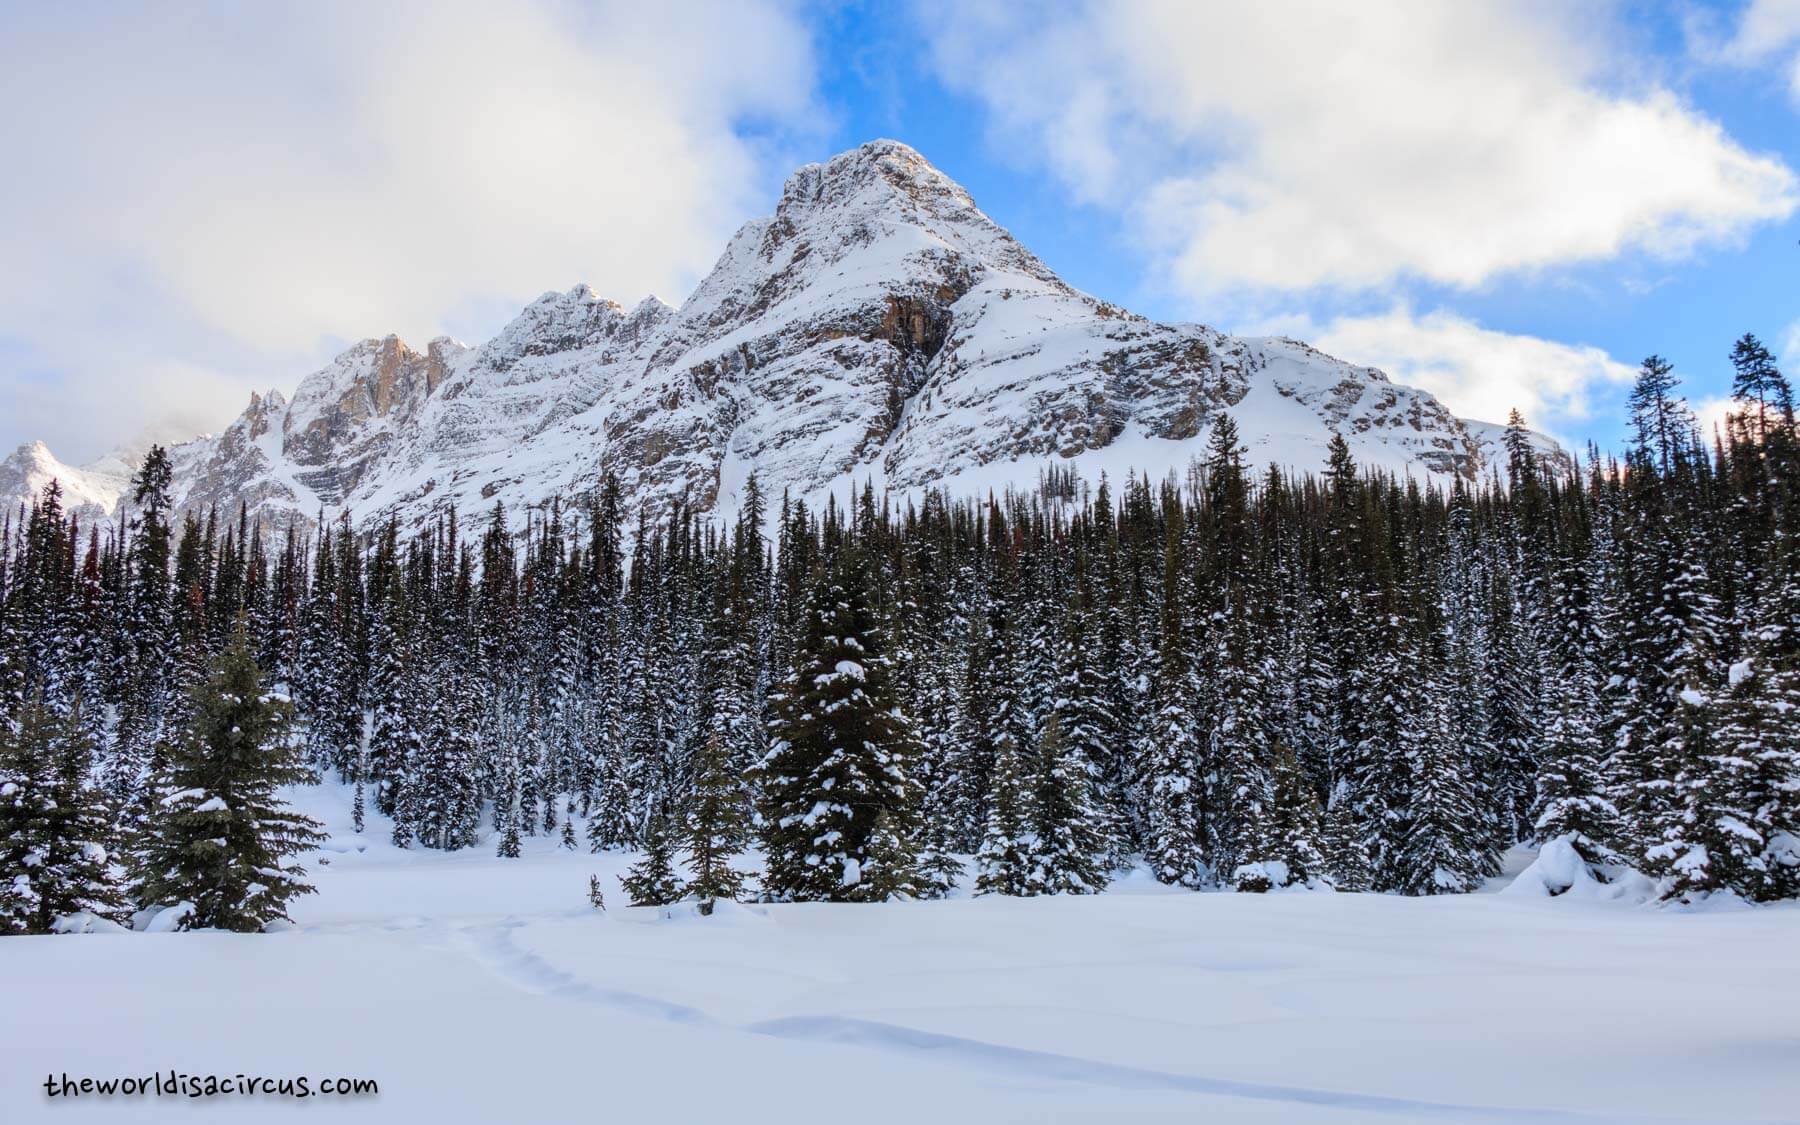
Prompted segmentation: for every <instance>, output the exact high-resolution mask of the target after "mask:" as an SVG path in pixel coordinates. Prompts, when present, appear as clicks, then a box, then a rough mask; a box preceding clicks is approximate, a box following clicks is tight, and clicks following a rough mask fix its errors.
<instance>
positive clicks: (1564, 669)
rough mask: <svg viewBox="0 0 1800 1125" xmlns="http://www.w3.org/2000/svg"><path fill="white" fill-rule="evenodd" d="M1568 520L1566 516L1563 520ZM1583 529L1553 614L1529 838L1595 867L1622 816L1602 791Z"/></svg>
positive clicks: (1569, 553)
mask: <svg viewBox="0 0 1800 1125" xmlns="http://www.w3.org/2000/svg"><path fill="white" fill-rule="evenodd" d="M1565 522H1567V519H1565ZM1579 534H1580V529H1579V528H1578V527H1573V526H1571V527H1566V528H1565V530H1564V533H1563V538H1564V547H1563V555H1562V560H1561V565H1560V568H1559V571H1558V574H1557V581H1556V583H1555V584H1554V595H1553V597H1552V601H1551V605H1550V607H1549V612H1550V616H1551V630H1552V634H1551V645H1550V667H1551V674H1550V675H1549V676H1547V677H1546V678H1545V683H1544V694H1543V700H1544V711H1545V721H1544V724H1543V732H1544V740H1543V753H1542V755H1541V756H1540V759H1539V762H1538V772H1537V780H1536V786H1535V789H1536V792H1535V799H1534V802H1533V805H1532V815H1531V822H1532V834H1533V837H1534V838H1535V839H1536V840H1537V841H1538V842H1539V843H1540V844H1542V843H1548V842H1550V841H1552V840H1563V841H1566V842H1567V843H1568V844H1569V845H1570V846H1571V847H1573V848H1574V849H1575V852H1576V854H1578V855H1580V856H1581V858H1582V860H1583V861H1584V862H1585V863H1587V865H1588V867H1589V868H1590V870H1591V871H1592V872H1593V873H1594V874H1596V875H1599V874H1600V865H1601V864H1603V863H1606V862H1610V861H1612V860H1614V859H1615V858H1616V853H1615V852H1614V850H1613V848H1614V844H1615V842H1616V841H1617V840H1618V838H1619V823H1618V820H1619V812H1618V809H1617V807H1616V806H1614V804H1613V803H1612V800H1611V799H1610V798H1609V797H1608V796H1607V794H1606V791H1605V785H1606V783H1605V775H1604V773H1603V765H1604V762H1605V759H1606V753H1605V744H1604V743H1603V742H1602V741H1601V737H1600V730H1599V720H1600V689H1599V682H1598V673H1597V671H1596V669H1595V666H1594V660H1595V656H1596V654H1597V652H1598V650H1599V639H1598V636H1597V633H1596V625H1595V621H1594V614H1593V606H1592V601H1591V594H1590V590H1589V581H1590V575H1589V567H1588V566H1587V565H1585V563H1584V560H1583V559H1581V558H1580V557H1579V556H1580V551H1581V542H1580V540H1579V538H1578V536H1579Z"/></svg>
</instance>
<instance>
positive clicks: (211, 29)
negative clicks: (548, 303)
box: [0, 0, 1800, 461]
mask: <svg viewBox="0 0 1800 1125" xmlns="http://www.w3.org/2000/svg"><path fill="white" fill-rule="evenodd" d="M645 7H646V6H643V5H633V4H625V3H617V4H614V3H608V2H601V3H580V4H578V3H569V2H564V0H542V2H540V3H528V4H520V5H517V6H510V7H508V8H507V9H506V10H505V11H502V10H500V9H499V8H498V7H495V6H488V5H480V4H468V5H460V4H454V3H450V4H439V5H432V6H429V7H424V6H421V7H418V8H416V9H412V8H409V7H408V6H407V5H406V4H404V3H395V4H391V5H381V6H354V5H348V4H344V5H336V4H306V5H293V6H283V5H262V6H257V7H255V8H241V7H238V6H231V5H197V6H191V7H183V8H171V9H164V10H163V11H162V12H160V13H153V12H148V11H141V10H137V9H132V8H127V7H111V6H107V5H93V6H60V7H52V6H39V7H36V8H30V7H27V6H23V5H19V6H11V7H8V8H5V9H3V10H0V96H4V97H6V99H7V101H8V104H12V105H24V104H29V105H32V106H34V107H38V108H39V111H38V112H34V113H30V114H11V115H7V117H6V119H5V120H4V121H0V145H3V146H4V147H5V149H6V150H7V151H9V152H14V153H22V154H24V155H25V157H26V159H25V160H24V161H22V162H21V165H20V166H21V168H22V169H24V170H25V174H23V175H19V176H14V177H11V178H9V179H7V180H6V181H5V182H3V183H0V245H4V246H6V247H8V249H9V252H8V253H6V254H0V401H5V402H7V403H8V404H9V405H10V407H11V408H10V409H8V410H6V411H4V412H0V443H3V444H4V445H6V446H10V445H12V444H15V443H17V442H20V441H24V440H28V439H31V438H40V437H41V438H44V439H46V440H48V441H49V442H50V443H51V445H52V447H53V448H54V449H56V451H57V452H58V453H59V455H61V456H62V457H63V458H64V459H65V460H69V461H81V460H84V459H87V458H90V457H93V456H97V455H99V454H100V453H102V452H104V451H105V450H106V449H107V448H109V447H111V446H112V445H113V444H116V443H118V442H120V441H123V440H127V439H130V438H132V437H133V436H135V435H136V434H137V433H138V432H140V431H141V430H143V429H144V428H146V427H150V428H152V429H153V430H155V431H156V432H158V433H160V434H164V435H167V436H175V435H177V434H181V433H184V432H197V431H198V430H200V429H207V428H214V427H217V426H219V425H222V424H224V423H225V422H227V421H229V419H230V418H231V417H233V416H234V415H235V414H236V413H237V412H238V410H240V409H241V408H242V405H243V400H244V398H245V397H246V396H247V394H248V392H249V390H250V389H252V388H266V387H277V388H280V389H283V390H291V389H292V387H293V385H294V384H295V383H296V382H297V381H298V379H299V378H300V377H301V376H302V375H303V374H305V373H306V372H307V371H309V370H312V369H313V368H315V367H317V366H319V365H320V364H321V363H322V362H323V361H324V360H325V359H327V358H329V356H330V355H331V354H333V353H334V352H335V351H336V350H338V349H340V348H342V347H343V346H345V345H346V344H347V343H349V342H351V341H354V340H355V339H358V338H361V337H364V336H368V335H380V334H385V333H386V332H389V331H396V332H399V333H400V334H401V335H402V336H403V337H404V338H406V339H408V340H409V341H411V342H413V343H414V344H416V345H422V344H423V343H424V341H425V340H426V339H429V338H430V337H431V336H432V335H436V334H439V333H449V334H454V335H457V336H459V337H462V338H464V339H471V340H478V339H480V338H483V337H485V336H486V335H488V334H490V333H491V332H493V331H494V330H495V329H496V328H498V327H499V326H500V325H501V324H503V323H504V322H505V321H506V320H507V319H508V318H510V316H511V315H512V314H513V313H514V312H516V311H517V309H518V308H519V307H520V306H521V305H522V304H524V303H525V302H526V301H528V300H530V299H531V298H532V297H534V296H536V295H537V294H538V293H540V292H542V291H544V290H547V289H552V288H567V287H568V285H570V284H572V283H573V282H575V281H577V280H587V281H589V282H591V283H592V284H594V285H595V286H596V288H598V289H600V291H601V292H603V293H606V294H608V295H610V296H613V297H615V298H616V299H618V300H620V301H622V302H626V303H630V302H632V301H634V300H636V299H637V297H638V296H640V295H641V294H642V293H644V292H651V291H653V292H656V293H658V294H659V295H660V296H662V297H664V298H665V299H667V300H670V301H672V302H674V301H679V300H680V299H681V298H682V297H683V296H685V294H686V291H687V288H688V287H689V286H691V285H692V284H693V283H694V281H695V280H697V278H698V277H699V276H700V274H702V273H703V272H704V270H705V269H706V268H707V266H709V265H710V263H711V261H712V259H713V258H714V257H715V256H716V254H717V253H718V251H719V250H720V249H721V248H722V246H723V243H724V240H725V238H726V237H727V236H728V235H729V233H730V231H731V230H732V229H733V228H734V227H735V226H736V225H737V224H738V223H740V222H742V221H743V220H744V219H746V218H749V217H751V216H753V215H757V214H762V213H766V212H767V211H768V210H769V209H770V208H771V207H772V205H773V201H774V199H775V197H776V195H777V193H778V191H779V186H780V183H781V180H782V179H783V178H784V176H785V175H786V174H787V173H788V172H789V171H791V170H792V168H793V167H795V166H796V165H798V164H800V163H803V162H806V161H810V160H821V159H824V158H826V157H829V156H830V155H832V154H833V153H835V152H838V151H841V150H843V149H845V148H848V147H851V146H853V145H855V144H857V143H860V142H862V141H865V140H868V139H871V138H874V137H879V136H888V137H896V138H899V139H901V140H904V141H906V142H908V143H910V144H912V145H913V146H914V147H916V148H918V149H919V150H920V151H921V152H923V153H924V154H925V155H926V156H927V157H928V158H930V159H931V160H932V161H933V162H934V163H936V164H937V165H938V166H939V167H940V168H942V169H943V170H944V171H945V172H947V173H948V174H950V175H951V176H952V177H954V178H956V179H957V180H959V181H960V182H961V183H962V184H963V185H964V186H966V187H967V188H968V189H969V190H970V191H971V193H972V194H973V195H974V196H975V198H976V199H977V201H978V202H980V204H981V205H982V206H983V208H984V209H985V210H986V211H987V212H988V213H989V214H990V215H992V216H993V217H994V218H995V219H996V220H998V221H999V222H1000V223H1002V224H1003V225H1005V226H1007V227H1009V228H1010V229H1012V230H1013V232H1014V233H1015V234H1017V235H1018V236H1019V238H1020V239H1021V240H1022V241H1023V242H1024V243H1025V244H1026V245H1027V246H1029V247H1031V248H1032V249H1034V250H1035V251H1037V252H1038V253H1039V255H1040V256H1042V257H1043V258H1044V259H1045V260H1046V261H1047V262H1048V263H1049V264H1050V265H1051V266H1052V267H1053V268H1054V269H1056V270H1057V271H1058V272H1060V273H1061V274H1062V275H1063V276H1064V277H1065V278H1067V279H1068V280H1069V281H1070V282H1072V283H1073V284H1075V285H1077V286H1079V287H1081V288H1083V289H1086V290H1088V291H1090V292H1093V293H1095V294H1097V295H1100V296H1102V297H1105V298H1107V299H1110V300H1113V301H1116V302H1118V303H1121V304H1124V305H1126V306H1128V307H1131V308H1133V309H1135V310H1137V311H1140V312H1143V313H1145V314H1148V315H1151V316H1155V317H1158V318H1163V319H1192V320H1200V321H1204V322H1207V323H1211V324H1214V325H1217V326H1219V327H1221V328H1225V329H1227V330H1232V331H1243V332H1283V333H1285V334H1289V335H1295V336H1299V337H1301V338H1304V339H1308V340H1312V341H1314V342H1316V343H1318V344H1320V345H1321V346H1323V347H1324V348H1325V349H1326V350H1328V351H1332V352H1333V353H1334V354H1338V355H1341V356H1343V357H1344V358H1346V359H1350V360H1354V361H1358V362H1367V363H1372V364H1376V365H1379V366H1383V367H1385V368H1387V369H1389V370H1390V371H1391V372H1392V373H1393V374H1394V375H1395V376H1396V377H1397V378H1400V379H1402V380H1404V381H1408V382H1415V383H1417V384H1419V385H1422V386H1425V387H1427V388H1428V389H1430V390H1433V391H1434V392H1435V393H1438V394H1439V395H1440V396H1441V397H1443V398H1444V399H1445V400H1446V401H1447V402H1448V403H1449V404H1450V405H1451V406H1452V407H1453V408H1454V409H1457V410H1458V411H1459V412H1462V413H1465V414H1470V415H1474V416H1497V415H1498V414H1499V413H1502V412H1503V411H1504V409H1505V406H1508V405H1519V406H1521V407H1523V408H1525V409H1526V411H1527V413H1528V415H1529V416H1531V418H1532V420H1533V421H1534V423H1536V424H1538V425H1540V426H1541V427H1543V428H1545V429H1548V430H1550V431H1551V432H1553V433H1555V434H1557V435H1559V436H1561V437H1564V438H1566V439H1569V440H1574V441H1581V440H1586V439H1590V438H1592V439H1595V440H1598V441H1600V442H1601V443H1602V444H1609V445H1610V444H1616V443H1617V442H1618V441H1619V440H1620V437H1621V434H1622V417H1621V410H1620V404H1621V402H1622V400H1623V396H1624V393H1625V390H1626V388H1627V381H1628V379H1629V376H1630V373H1631V370H1632V369H1633V368H1635V366H1636V364H1637V363H1638V361H1639V360H1640V359H1642V358H1643V356H1645V355H1646V354H1649V353H1650V352H1660V353H1662V354H1664V355H1666V356H1668V357H1670V358H1671V359H1672V360H1673V361H1674V362H1675V364H1676V366H1677V369H1678V370H1679V371H1680V373H1681V374H1682V375H1683V377H1684V379H1685V380H1686V385H1687V389H1688V391H1689V394H1690V396H1691V397H1692V398H1693V400H1694V401H1695V403H1696V405H1698V406H1701V407H1702V408H1707V407H1709V406H1710V404H1711V403H1712V400H1715V399H1717V398H1718V397H1719V396H1721V395H1722V394H1723V393H1724V390H1725V388H1726V386H1727V384H1728V369H1727V365H1726V362H1725V356H1726V354H1727V352H1728V350H1729V348H1730V345H1731V342H1732V340H1733V339H1735V338H1736V337H1737V336H1738V335H1739V334H1741V333H1743V332H1745V331H1752V332H1755V333H1757V334H1758V335H1760V336H1762V337H1763V338H1764V339H1765V340H1766V341H1767V342H1769V343H1770V344H1771V346H1773V347H1775V348H1776V349H1777V350H1778V351H1780V352H1783V353H1790V352H1791V353H1793V356H1792V359H1793V363H1792V366H1794V367H1800V211H1797V207H1800V0H1753V2H1751V3H1737V2H1733V3H1720V4H1714V5H1700V4H1666V5H1651V4H1634V3H1624V2H1619V3H1611V4H1605V3H1597V4H1592V5H1582V6H1575V5H1567V4H1548V3H1545V4H1539V3H1532V2H1517V0H1506V2H1501V0H1491V2H1490V0H1467V2H1466V3H1459V4H1456V5H1445V4H1442V3H1425V2H1419V3H1411V2H1408V3H1391V4H1375V3H1371V4H1364V5H1356V6H1347V5H1323V4H1310V3H1299V2H1293V3H1270V4H1266V5H1256V6H1249V5H1192V4H1177V3H1157V2H1154V0H1139V2H1134V3H1131V4H1128V5H1106V4H1101V3H1097V2H1089V3H1063V4H1056V5H1050V6H1043V7H1030V8H1027V7H1024V6H1020V5H1012V4H980V3H957V4H950V3H937V2H934V0H920V2H918V3H914V4H907V5H894V4H875V3H868V4H851V5H830V6H828V5H817V4H812V5H801V6H794V5H791V4H783V3H780V2H778V0H746V2H743V3H734V4H730V5H723V4H722V5H718V6H709V5H701V4H695V5H687V6H683V7H682V9H680V10H679V11H674V12H656V11H645V10H643V9H644V8H645Z"/></svg>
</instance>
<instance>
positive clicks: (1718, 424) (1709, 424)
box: [1694, 395, 1738, 442]
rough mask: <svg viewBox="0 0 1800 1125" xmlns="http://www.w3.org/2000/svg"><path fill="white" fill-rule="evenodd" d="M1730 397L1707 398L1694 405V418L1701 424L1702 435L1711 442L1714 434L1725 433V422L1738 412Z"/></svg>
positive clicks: (1735, 403) (1734, 402)
mask: <svg viewBox="0 0 1800 1125" xmlns="http://www.w3.org/2000/svg"><path fill="white" fill-rule="evenodd" d="M1737 408H1738V406H1737V402H1736V400H1734V399H1733V398H1732V397H1731V396H1730V395H1720V396H1716V397H1710V396H1709V397H1707V398H1703V399H1701V400H1700V401H1699V402H1697V403H1695V404H1694V418H1695V419H1696V420H1697V421H1698V422H1699V424H1700V435H1701V436H1702V437H1704V438H1705V439H1706V440H1707V441H1709V442H1710V441H1711V440H1712V438H1713V435H1714V434H1722V433H1724V432H1725V420H1726V419H1727V418H1729V417H1731V415H1732V414H1733V413H1734V412H1735V411H1736V410H1737Z"/></svg>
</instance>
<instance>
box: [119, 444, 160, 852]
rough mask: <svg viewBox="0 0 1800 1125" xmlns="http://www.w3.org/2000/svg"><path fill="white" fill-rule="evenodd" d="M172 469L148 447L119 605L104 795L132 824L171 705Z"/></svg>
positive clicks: (135, 481)
mask: <svg viewBox="0 0 1800 1125" xmlns="http://www.w3.org/2000/svg"><path fill="white" fill-rule="evenodd" d="M173 473H174V469H173V466H172V465H171V463H170V461H169V456H168V453H167V452H165V451H164V450H163V448H162V447H161V446H152V447H151V449H150V452H149V454H148V455H146V456H145V458H144V464H143V466H142V467H141V468H140V469H139V470H138V473H137V475H136V476H135V477H133V478H132V485H133V487H132V510H133V511H134V512H135V513H136V515H135V516H134V518H133V519H132V521H131V527H130V538H129V541H128V544H129V545H128V547H127V557H126V561H125V566H124V570H125V578H124V589H123V590H122V591H121V593H122V598H121V605H120V609H122V610H123V613H124V620H123V622H122V623H121V627H120V634H119V636H120V645H119V648H120V656H121V657H122V659H123V664H124V670H123V672H122V676H123V677H124V679H125V682H124V684H123V685H122V690H121V691H120V693H119V703H118V724H117V732H116V734H115V749H114V752H113V755H112V760H111V761H110V762H109V763H108V769H107V776H106V785H107V789H108V790H109V791H110V792H111V793H112V794H113V796H114V797H116V798H118V799H119V800H120V801H121V802H122V803H123V805H124V806H125V808H126V809H127V810H128V811H127V817H128V818H129V817H132V816H133V815H134V812H135V810H136V808H137V807H138V804H139V801H138V798H140V797H141V796H142V794H143V791H144V781H145V777H146V776H147V774H148V773H149V772H150V770H151V769H152V766H153V748H154V747H155V746H156V744H157V743H158V741H159V740H160V739H162V737H163V735H164V729H163V720H164V716H165V714H166V712H167V710H168V708H169V706H170V704H171V703H172V702H173V700H172V698H171V694H170V693H171V678H172V668H171V664H172V658H173V652H174V635H173V622H172V617H171V604H170V601H171V594H170V576H169V561H170V551H171V549H172V546H173V545H172V543H171V538H172V536H173V531H172V529H171V528H170V526H169V513H170V511H171V509H172V508H173V500H172V498H171V494H170V490H171V488H172V486H173Z"/></svg>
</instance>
